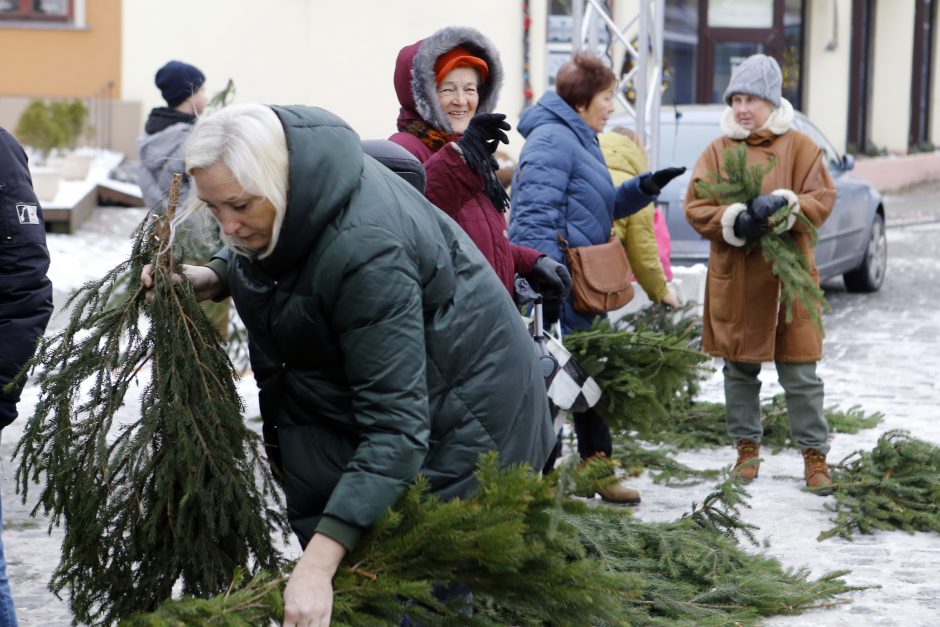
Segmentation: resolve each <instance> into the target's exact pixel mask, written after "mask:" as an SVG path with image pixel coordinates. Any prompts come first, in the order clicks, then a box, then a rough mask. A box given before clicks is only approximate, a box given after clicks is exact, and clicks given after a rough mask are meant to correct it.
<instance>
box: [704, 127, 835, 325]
mask: <svg viewBox="0 0 940 627" xmlns="http://www.w3.org/2000/svg"><path fill="white" fill-rule="evenodd" d="M723 158H724V168H723V171H722V172H709V173H708V176H709V177H710V178H711V179H712V180H713V182H707V181H697V182H696V183H695V193H696V194H697V195H698V197H699V198H707V199H709V200H713V201H715V202H717V203H720V204H722V205H731V204H733V203H737V202H743V203H747V202H749V201H751V200H753V199H754V198H756V197H757V196H759V195H760V193H761V182H762V181H763V178H764V175H765V174H766V173H767V172H769V171H770V170H771V169H772V168H773V167H774V165H775V160H774V159H773V157H771V159H770V161H769V162H768V163H767V164H766V165H762V164H754V165H751V166H749V165H747V146H746V145H745V143H744V142H743V141H742V142H738V144H737V145H736V146H735V147H734V149H728V150H725V151H724V153H723ZM791 215H792V216H793V217H794V218H795V219H796V220H799V221H800V222H801V223H802V224H804V225H805V226H806V229H807V231H808V232H809V237H810V245H811V246H814V245H815V244H816V227H815V226H814V225H813V224H812V222H810V221H809V219H808V218H807V217H806V216H805V215H803V214H801V213H792V211H791V209H790V207H783V208H781V209H780V210H778V211H777V212H776V213H775V214H774V215H772V216H771V217H770V229H769V230H768V231H767V233H766V234H765V235H764V236H763V237H761V238H760V240H759V241H758V243H757V245H759V246H760V248H761V254H762V255H763V256H764V259H766V260H767V261H768V263H770V264H771V272H773V274H774V276H776V277H777V278H779V279H780V283H781V285H780V299H781V305H782V306H783V308H784V311H785V312H786V314H785V316H786V317H785V320H786V323H787V324H789V323H791V322H793V311H794V308H795V306H796V303H798V302H799V303H801V304H802V306H803V307H804V308H805V309H806V311H807V312H808V314H809V316H810V318H811V319H812V321H813V323H814V324H815V325H816V328H817V329H819V332H820V333H823V324H822V313H821V310H823V309H824V310H825V311H830V308H829V303H828V302H827V301H826V297H825V295H824V294H823V291H822V289H821V288H820V287H819V286H818V285H817V284H816V281H815V280H814V279H813V277H812V276H811V275H810V269H811V268H810V264H809V259H807V258H806V256H805V255H804V254H803V253H802V251H800V249H799V247H797V245H796V242H795V241H794V239H793V236H792V235H791V234H790V228H789V219H790V217H791ZM748 246H749V252H750V248H751V247H752V246H751V244H750V243H749V244H748Z"/></svg>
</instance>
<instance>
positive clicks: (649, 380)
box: [565, 320, 711, 437]
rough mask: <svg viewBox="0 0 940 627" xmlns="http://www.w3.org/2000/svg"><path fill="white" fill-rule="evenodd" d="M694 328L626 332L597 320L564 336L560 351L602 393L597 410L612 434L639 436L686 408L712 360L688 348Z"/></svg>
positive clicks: (690, 345) (693, 337) (691, 346)
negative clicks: (564, 351)
mask: <svg viewBox="0 0 940 627" xmlns="http://www.w3.org/2000/svg"><path fill="white" fill-rule="evenodd" d="M695 339H696V336H695V335H694V328H691V329H685V330H684V331H683V332H681V334H676V333H662V332H657V331H647V330H645V329H637V330H630V329H628V328H624V327H619V326H616V325H613V324H611V323H610V322H609V321H608V320H599V321H597V322H595V323H594V325H593V326H592V327H591V328H590V329H587V330H584V331H575V332H574V333H571V334H569V335H567V336H565V347H566V348H567V349H568V350H569V351H571V354H572V355H573V356H574V358H575V359H576V360H577V361H578V363H579V364H581V366H582V367H583V368H584V369H585V371H586V372H587V373H588V374H589V375H591V376H592V377H594V380H595V381H597V383H598V385H599V386H600V388H601V390H602V392H603V394H602V396H601V400H600V402H599V404H598V410H599V411H600V412H601V413H602V414H603V415H604V417H605V419H606V420H607V422H608V424H609V425H610V427H611V429H613V430H629V431H636V432H638V433H639V435H640V437H643V435H644V434H645V433H647V432H648V431H650V430H652V429H655V428H656V427H655V424H656V422H657V421H658V420H662V419H664V418H666V417H667V416H669V415H670V413H671V412H673V411H675V410H676V409H677V408H682V407H687V406H688V405H689V403H691V401H692V397H693V396H694V394H695V393H696V392H697V391H698V382H699V381H700V380H701V379H702V377H703V376H704V374H705V373H706V372H709V365H708V363H709V362H710V361H711V357H709V356H708V355H706V354H705V353H702V352H701V351H699V350H697V349H695V348H693V343H694V342H695Z"/></svg>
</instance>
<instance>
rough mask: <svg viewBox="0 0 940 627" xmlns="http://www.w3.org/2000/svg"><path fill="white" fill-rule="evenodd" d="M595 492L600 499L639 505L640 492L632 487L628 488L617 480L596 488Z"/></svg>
mask: <svg viewBox="0 0 940 627" xmlns="http://www.w3.org/2000/svg"><path fill="white" fill-rule="evenodd" d="M597 493H598V494H600V495H601V499H603V500H604V501H607V502H608V503H614V504H615V505H639V504H640V493H639V492H637V491H636V490H634V489H633V488H628V487H627V486H625V485H623V484H622V483H620V482H619V481H617V482H616V483H611V484H610V485H608V486H604V487H603V488H598V490H597Z"/></svg>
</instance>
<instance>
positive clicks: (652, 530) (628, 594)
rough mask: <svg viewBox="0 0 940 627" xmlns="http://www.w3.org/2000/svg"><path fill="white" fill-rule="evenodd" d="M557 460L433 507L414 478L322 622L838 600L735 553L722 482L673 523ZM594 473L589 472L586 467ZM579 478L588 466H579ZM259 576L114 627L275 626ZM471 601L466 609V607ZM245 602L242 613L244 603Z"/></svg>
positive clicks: (347, 562)
mask: <svg viewBox="0 0 940 627" xmlns="http://www.w3.org/2000/svg"><path fill="white" fill-rule="evenodd" d="M586 468H587V467H581V468H578V467H577V465H576V464H573V463H572V464H566V465H564V466H563V467H562V469H561V470H560V471H558V472H556V473H553V474H552V475H551V476H550V477H549V478H547V479H543V478H541V477H540V476H539V475H537V474H535V473H533V472H531V471H529V470H527V469H524V468H508V469H502V470H500V469H499V468H498V463H497V459H496V457H495V455H492V454H490V455H487V456H483V457H481V462H480V466H479V470H478V473H477V477H478V479H479V483H480V490H479V491H478V492H476V493H475V494H474V495H473V496H471V497H469V498H467V499H465V500H454V501H449V502H446V503H445V502H441V501H439V500H438V499H436V498H433V497H431V496H430V495H429V494H428V490H427V485H426V482H424V481H422V480H419V482H418V483H417V484H416V485H415V486H413V487H412V488H410V489H409V490H408V492H407V493H406V494H405V495H404V496H403V497H402V499H401V500H400V501H399V503H398V504H397V505H396V507H395V508H394V509H393V510H391V511H389V512H388V513H387V514H386V515H384V516H383V517H382V518H381V519H380V520H379V521H378V522H377V523H376V525H375V527H374V528H373V529H372V530H371V531H370V532H369V533H368V534H367V535H366V536H365V537H364V538H363V540H362V542H361V543H360V545H359V546H358V547H357V548H356V550H355V551H354V552H352V553H351V554H349V555H348V556H347V557H346V558H345V559H344V561H343V564H342V565H341V566H340V569H339V571H337V575H336V578H335V579H334V610H333V624H334V625H356V626H359V625H390V624H391V625H397V624H399V623H400V621H401V618H402V616H403V615H407V616H408V617H409V619H410V620H411V621H412V622H413V623H419V624H426V625H487V626H490V625H492V626H495V625H559V626H564V625H592V624H593V625H631V624H634V625H637V624H642V625H677V624H678V625H693V624H695V625H730V624H734V623H735V622H739V621H740V622H745V623H755V622H757V620H759V619H760V618H761V617H762V616H769V615H773V614H796V613H799V612H801V611H804V610H806V609H810V608H816V607H826V606H829V605H835V604H840V603H844V602H847V601H845V600H843V599H840V598H838V597H839V595H842V594H843V593H845V592H848V591H850V590H852V589H853V588H851V587H849V586H847V585H846V583H845V582H844V581H843V580H842V579H841V577H842V575H844V572H834V573H828V574H826V575H824V576H823V577H821V578H819V579H815V580H814V579H811V578H810V577H809V574H808V571H807V570H805V569H801V570H788V569H785V568H783V567H782V566H781V565H780V563H779V562H778V561H777V560H775V559H773V558H769V557H767V556H764V555H754V554H751V553H749V552H747V551H744V550H743V549H742V548H741V547H740V546H738V544H737V543H736V541H735V539H734V537H735V536H736V535H737V534H741V533H744V534H745V535H746V534H747V533H748V532H749V531H751V530H752V528H751V527H750V526H749V525H746V524H744V523H742V522H740V516H739V515H738V514H739V508H740V507H742V506H745V505H746V503H745V499H746V496H747V495H746V493H745V492H744V491H743V488H742V486H741V485H740V484H738V483H734V482H726V483H724V484H722V485H720V486H719V487H718V488H717V489H716V490H715V492H714V493H713V494H712V495H709V496H708V497H707V498H706V499H705V501H703V503H702V504H701V505H698V506H694V507H693V511H692V512H690V513H689V514H687V515H686V516H684V517H683V518H681V519H680V520H677V521H674V522H669V523H642V522H638V521H636V520H635V519H634V518H633V517H632V516H630V515H629V514H628V513H627V511H628V510H624V509H623V508H618V507H611V506H606V505H600V504H595V503H593V502H588V501H584V500H583V499H574V498H571V496H570V495H571V492H570V491H569V490H573V489H575V488H576V486H577V485H579V481H580V480H581V479H580V478H578V477H577V474H579V473H581V472H585V469H586ZM595 470H596V469H595ZM587 472H588V474H593V472H594V471H593V470H587ZM274 581H277V580H276V579H274V578H271V577H265V578H261V579H260V580H259V579H257V578H256V579H255V580H251V581H248V582H247V583H245V584H244V585H243V586H242V587H241V588H239V587H238V586H237V585H236V586H233V590H231V591H229V592H228V593H227V594H226V595H225V596H226V597H227V599H228V601H226V603H228V605H224V604H223V603H220V602H219V599H212V600H194V599H181V600H178V601H168V602H167V603H165V604H163V605H161V606H160V608H159V610H158V611H157V612H156V613H154V614H150V615H140V616H136V617H134V618H133V619H132V620H130V621H127V622H126V623H125V624H126V625H128V626H150V627H156V626H163V625H167V626H170V625H181V624H186V622H185V617H187V616H197V617H199V620H201V621H203V623H201V624H208V625H212V624H217V625H242V624H247V621H248V620H249V619H248V618H247V617H248V616H249V614H247V613H246V612H247V610H246V611H245V612H241V611H236V610H234V609H233V601H234V599H236V598H237V599H250V600H252V601H254V600H263V601H262V602H266V603H267V604H268V614H267V615H266V617H265V620H262V617H263V615H262V614H258V613H252V614H250V616H251V620H255V621H257V622H256V623H255V624H264V623H265V621H267V622H270V621H278V620H280V617H281V613H280V612H281V606H280V603H281V602H280V599H276V598H274V595H273V593H272V595H271V596H270V597H268V596H266V595H267V594H268V592H269V591H271V588H270V586H271V585H272V582H274ZM452 582H461V583H463V584H465V585H466V586H467V587H468V588H469V589H470V590H471V591H472V600H469V599H467V598H466V597H464V598H462V599H451V600H449V601H446V602H444V601H440V600H438V599H436V598H435V597H434V595H433V592H432V583H438V584H447V583H452ZM467 602H470V603H472V608H473V610H472V613H471V614H467V613H465V612H466V609H467V607H466V603H467ZM256 609H257V608H256V607H254V606H252V608H251V610H250V611H251V612H255V611H256Z"/></svg>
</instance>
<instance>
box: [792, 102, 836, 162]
mask: <svg viewBox="0 0 940 627" xmlns="http://www.w3.org/2000/svg"><path fill="white" fill-rule="evenodd" d="M793 122H794V126H796V129H797V130H798V131H802V132H804V133H806V134H807V135H809V136H810V138H811V139H812V140H813V141H814V142H816V145H817V146H819V147H820V149H822V151H823V154H824V155H826V165H827V166H829V169H830V170H833V171H841V170H842V158H841V157H839V153H838V152H837V151H836V149H835V148H833V147H832V144H830V143H829V140H828V139H826V136H825V135H823V134H822V131H820V130H819V129H818V128H816V127H815V126H813V123H812V122H810V121H809V120H807V119H806V118H804V117H803V116H799V115H798V116H796V118H795V119H794V120H793Z"/></svg>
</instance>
